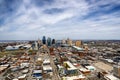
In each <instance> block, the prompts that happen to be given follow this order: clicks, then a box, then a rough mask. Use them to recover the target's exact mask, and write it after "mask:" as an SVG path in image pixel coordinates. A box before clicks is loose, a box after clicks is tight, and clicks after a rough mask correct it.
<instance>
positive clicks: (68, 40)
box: [67, 38, 72, 46]
mask: <svg viewBox="0 0 120 80" xmlns="http://www.w3.org/2000/svg"><path fill="white" fill-rule="evenodd" d="M67 44H68V45H69V46H72V40H70V39H69V38H68V39H67Z"/></svg>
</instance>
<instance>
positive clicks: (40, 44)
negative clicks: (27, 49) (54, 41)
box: [38, 39, 42, 48]
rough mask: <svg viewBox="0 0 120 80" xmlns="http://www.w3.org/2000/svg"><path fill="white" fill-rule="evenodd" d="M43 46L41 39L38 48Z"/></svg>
mask: <svg viewBox="0 0 120 80" xmlns="http://www.w3.org/2000/svg"><path fill="white" fill-rule="evenodd" d="M41 46H42V42H41V40H40V39H38V48H40V47H41Z"/></svg>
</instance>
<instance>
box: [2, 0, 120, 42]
mask: <svg viewBox="0 0 120 80" xmlns="http://www.w3.org/2000/svg"><path fill="white" fill-rule="evenodd" d="M44 35H45V36H47V37H52V38H55V39H65V38H68V37H69V38H70V39H120V0H0V40H30V39H38V38H42V36H44Z"/></svg>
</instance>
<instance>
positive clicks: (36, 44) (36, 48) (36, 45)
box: [34, 41, 38, 50]
mask: <svg viewBox="0 0 120 80" xmlns="http://www.w3.org/2000/svg"><path fill="white" fill-rule="evenodd" d="M34 44H35V48H34V50H38V43H37V42H36V41H35V43H34Z"/></svg>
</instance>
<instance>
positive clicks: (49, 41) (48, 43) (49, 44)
mask: <svg viewBox="0 0 120 80" xmlns="http://www.w3.org/2000/svg"><path fill="white" fill-rule="evenodd" d="M51 43H52V42H51V38H50V37H48V38H47V45H48V46H51Z"/></svg>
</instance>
